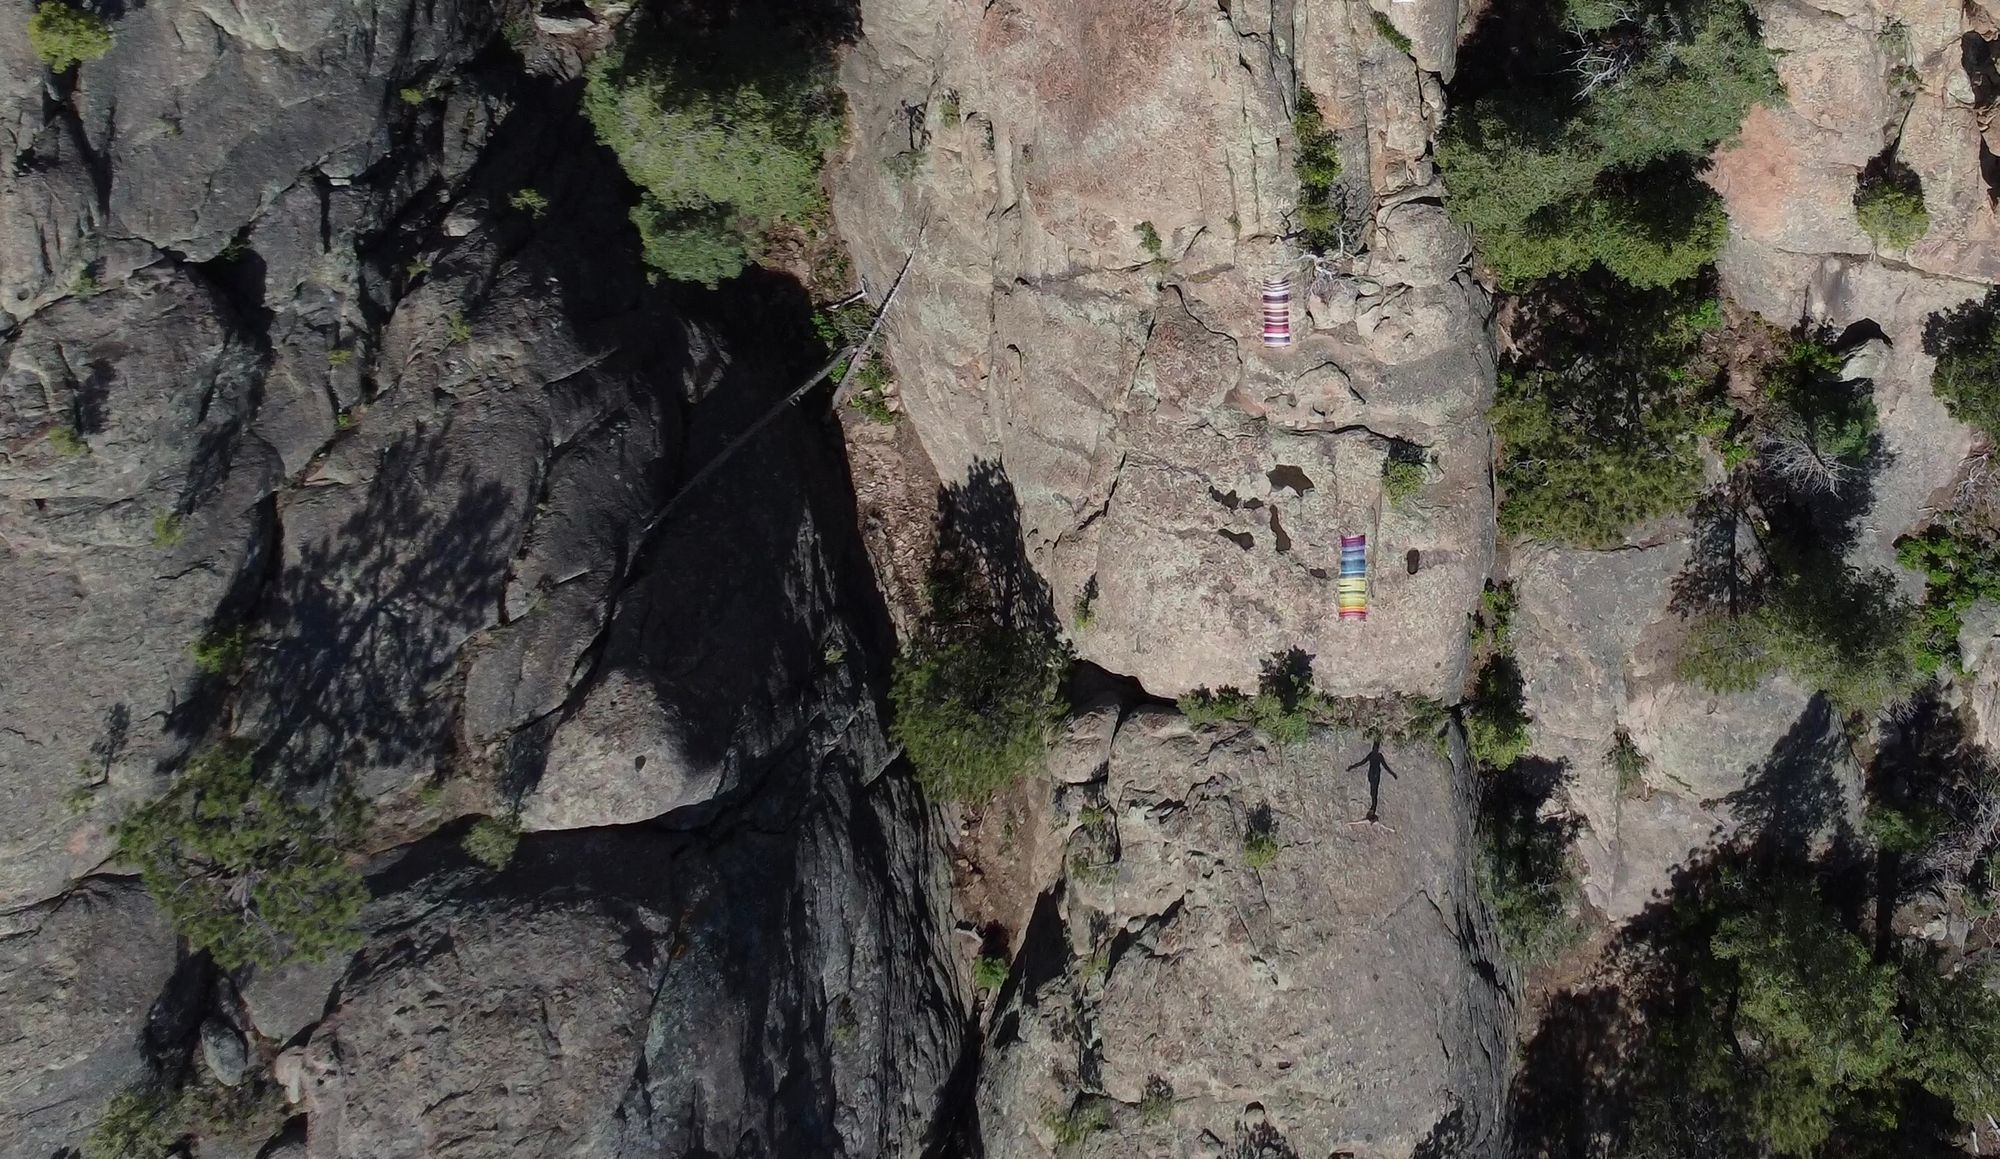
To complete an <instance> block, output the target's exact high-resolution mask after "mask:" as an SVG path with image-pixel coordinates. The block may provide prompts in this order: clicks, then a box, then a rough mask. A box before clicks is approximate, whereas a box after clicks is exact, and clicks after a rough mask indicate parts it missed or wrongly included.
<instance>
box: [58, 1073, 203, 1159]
mask: <svg viewBox="0 0 2000 1159" xmlns="http://www.w3.org/2000/svg"><path fill="white" fill-rule="evenodd" d="M185 1134H186V1132H185V1131H184V1130H183V1129H182V1128H181V1125H180V1115H179V1113H178V1108H176V1106H175V1105H174V1098H173V1096H172V1095H171V1094H169V1093H168V1092H166V1091H164V1090H160V1089H158V1088H155V1087H141V1088H133V1089H130V1090H124V1091H120V1092H118V1093H117V1094H116V1095H113V1096H112V1097H111V1102H110V1103H109V1104H108V1105H107V1106H106V1107H105V1109H104V1114H103V1115H102V1116H100V1117H99V1118H98V1120H97V1125H96V1126H94V1127H92V1128H91V1130H90V1134H89V1135H88V1136H86V1137H85V1138H84V1141H83V1155H84V1159H166V1156H167V1154H168V1153H169V1152H170V1151H172V1150H173V1149H174V1147H175V1146H176V1145H177V1144H179V1143H180V1141H181V1138H182V1137H183V1135H185Z"/></svg>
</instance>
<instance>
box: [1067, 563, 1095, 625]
mask: <svg viewBox="0 0 2000 1159" xmlns="http://www.w3.org/2000/svg"><path fill="white" fill-rule="evenodd" d="M1097 594H1098V593H1097V577H1096V576H1095V575H1092V576H1091V577H1090V578H1089V579H1087V580H1085V581H1084V583H1083V590H1082V591H1080V592H1078V593H1076V602H1075V603H1074V604H1073V605H1071V607H1070V612H1071V615H1072V616H1073V618H1074V622H1075V624H1076V630H1077V631H1079V632H1082V631H1085V630H1087V629H1089V627H1090V626H1091V625H1092V624H1094V623H1096V622H1097Z"/></svg>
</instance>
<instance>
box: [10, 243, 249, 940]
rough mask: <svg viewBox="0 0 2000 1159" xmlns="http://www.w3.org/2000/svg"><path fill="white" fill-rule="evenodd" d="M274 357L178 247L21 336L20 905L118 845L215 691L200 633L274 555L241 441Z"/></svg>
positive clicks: (16, 711)
mask: <svg viewBox="0 0 2000 1159" xmlns="http://www.w3.org/2000/svg"><path fill="white" fill-rule="evenodd" d="M254 385H255V355H254V352H253V350H252V349H251V346H250V343H249V339H248V338H247V336H246V335H245V333H244V332H243V330H242V328H241V326H240V324H239V323H238V322H237V320H236V318H235V316H234V314H233V312H232V311H231V309H230V307H229V305H228V303H227V302H225V301H224V300H223V299H222V298H221V297H220V296H219V295H218V294H217V293H216V292H215V290H214V288H213V287H212V286H211V285H209V284H208V283H207V282H206V281H205V279H203V278H202V277H201V276H200V275H199V274H198V273H195V272H193V271H190V270H188V269H186V268H184V267H181V266H177V265H175V264H173V263H171V262H166V261H162V262H159V263H157V264H155V265H153V266H150V267H147V268H146V269H144V270H141V271H139V272H138V273H136V274H135V275H133V276H132V277H131V278H130V279H129V280H127V281H126V282H125V283H124V284H122V285H120V286H118V287H116V288H114V289H112V290H109V291H107V292H105V293H103V294H100V295H98V296H96V297H94V298H90V299H87V300H85V299H74V298H73V299H67V300H65V301H62V302H59V303H56V304H55V305H52V306H49V307H48V308H46V309H44V310H42V311H41V312H39V313H37V314H36V315H35V316H34V317H32V318H29V319H28V320H26V321H25V322H23V323H22V324H21V326H20V327H19V329H18V330H16V331H15V332H14V334H13V336H12V339H11V341H7V342H6V343H5V344H4V345H0V439H4V440H5V443H6V445H7V446H9V447H10V448H12V453H11V454H9V455H8V456H6V457H5V458H4V459H0V499H3V500H4V505H0V545H4V546H0V590H5V591H7V592H8V593H9V594H10V596H11V598H12V599H13V601H14V607H15V608H16V610H17V614H16V615H14V616H12V617H10V618H9V620H8V626H7V629H6V631H5V633H4V634H0V653H4V654H5V656H6V663H5V664H0V696H4V697H5V699H6V703H7V704H8V705H9V706H10V708H9V712H8V727H7V728H5V729H0V802H4V806H5V807H4V808H3V809H0V907H6V906H9V905H20V904H23V903H27V902H32V901H35V900H38V899H41V898H45V897H49V896H52V895H53V894H55V893H56V892H57V891H59V890H60V889H61V888H62V887H63V886H64V884H65V883H66V882H67V881H69V880H70V879H72V878H74V877H77V876H79V875H81V874H83V873H86V872H88V871H89V870H91V869H92V868H94V867H95V866H96V865H97V864H98V863H99V862H100V861H102V860H103V859H104V857H105V856H107V854H108V853H109V847H110V841H109V835H108V824H109V822H110V820H111V819H113V818H114V817H115V816H116V815H117V812H118V810H119V808H120V807H121V806H122V805H124V804H127V803H129V802H132V801H135V800H141V799H144V798H146V797H149V796H151V795H152V794H153V793H155V792H157V791H158V789H159V787H160V786H159V777H158V773H157V770H158V768H159V767H160V766H161V765H162V764H165V763H167V762H170V761H172V760H173V759H175V758H176V757H177V756H178V755H179V754H180V753H181V752H182V751H184V750H185V748H186V746H187V744H188V739H187V737H186V735H185V723H184V720H183V718H182V716H181V714H182V712H183V710H184V709H185V708H186V707H187V706H188V705H189V704H190V702H191V700H193V699H194V698H196V697H197V696H198V695H199V694H200V693H201V689H202V684H203V681H202V679H201V674H200V673H199V672H197V670H196V667H195V662H194V659H193V657H192V656H191V655H190V651H189V650H190V648H191V647H192V646H193V645H194V644H195V643H196V642H197V641H199V640H200V639H201V638H202V636H203V634H204V633H205V632H206V631H207V630H208V628H209V626H210V620H211V617H212V616H213V614H214V612H215V609H216V607H217V606H218V604H220V603H221V602H222V601H223V599H224V598H225V596H227V595H228V594H229V593H230V592H231V591H232V590H233V589H234V588H235V587H236V586H237V585H238V584H239V582H240V581H241V580H242V579H243V578H244V576H245V575H246V573H249V572H253V571H254V570H255V568H256V567H257V566H258V564H259V555H260V551H261V540H262V539H263V537H264V536H265V535H266V533H267V527H268V523H269V511H268V509H267V507H266V506H265V504H264V501H265V499H266V497H267V495H268V492H269V488H270V485H271V483H272V482H273V481H274V477H275V471H274V469H273V468H274V466H275V465H274V464H273V463H272V462H271V459H270V456H269V453H268V451H267V450H265V448H264V447H263V446H262V444H259V443H256V442H254V441H251V440H246V439H244V438H242V437H241V430H242V427H243V424H244V422H245V421H246V420H247V418H248V414H249V408H250V404H251V394H252V391H253V389H254Z"/></svg>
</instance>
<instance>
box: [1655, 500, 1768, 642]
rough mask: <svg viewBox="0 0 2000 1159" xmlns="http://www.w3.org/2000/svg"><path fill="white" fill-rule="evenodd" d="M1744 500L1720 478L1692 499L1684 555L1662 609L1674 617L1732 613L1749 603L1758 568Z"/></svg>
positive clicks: (1760, 573) (1758, 584) (1757, 585)
mask: <svg viewBox="0 0 2000 1159" xmlns="http://www.w3.org/2000/svg"><path fill="white" fill-rule="evenodd" d="M1746 501H1747V499H1746V496H1745V495H1744V494H1743V491H1742V489H1741V488H1740V487H1738V486H1736V485H1735V484H1734V483H1726V484H1724V485H1723V486H1721V487H1718V488H1716V489H1715V490H1713V491H1710V492H1709V493H1708V494H1706V495H1704V496H1702V497H1701V498H1700V499H1698V500H1696V501H1695V505H1694V508H1693V510H1692V511H1690V512H1689V517H1690V518H1691V520H1692V522H1693V524H1694V527H1693V532H1692V534H1691V535H1690V536H1689V543H1688V548H1689V550H1688V560H1687V563H1686V565H1685V566H1683V567H1682V569H1681V571H1680V572H1679V574H1677V575H1675V576H1674V578H1673V580H1672V581H1671V582H1670V583H1669V585H1668V591H1669V595H1668V601H1667V608H1668V610H1669V611H1672V612H1674V613H1675V614H1677V615H1680V616H1693V615H1699V614H1701V613H1703V612H1723V613H1727V614H1729V615H1737V614H1739V613H1741V612H1743V611H1744V610H1746V609H1747V608H1748V607H1749V606H1750V605H1752V604H1754V603H1755V602H1756V600H1757V597H1758V595H1759V594H1760V592H1761V589H1762V583H1763V577H1764V568H1763V561H1762V556H1761V554H1760V553H1759V552H1758V550H1757V547H1756V544H1755V542H1754V538H1753V536H1752V534H1751V523H1750V518H1749V515H1750V513H1749V511H1748V510H1747V509H1746V507H1745V503H1746Z"/></svg>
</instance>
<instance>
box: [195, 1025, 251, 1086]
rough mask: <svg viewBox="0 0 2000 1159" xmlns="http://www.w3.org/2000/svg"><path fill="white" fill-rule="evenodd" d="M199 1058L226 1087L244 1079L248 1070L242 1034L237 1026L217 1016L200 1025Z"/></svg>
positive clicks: (248, 1065) (247, 1057)
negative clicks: (238, 1031)
mask: <svg viewBox="0 0 2000 1159" xmlns="http://www.w3.org/2000/svg"><path fill="white" fill-rule="evenodd" d="M201 1060H202V1062H203V1063H205V1064H207V1066H208V1073H209V1074H211V1075H214V1076H215V1081H216V1082H219V1083H221V1084H222V1085H223V1086H225V1087H233V1086H235V1085H237V1084H238V1083H241V1082H242V1081H243V1076H244V1074H245V1073H246V1072H247V1071H248V1070H249V1069H250V1053H249V1051H248V1050H247V1049H246V1048H245V1046H244V1043H243V1036H242V1035H241V1034H239V1033H237V1031H236V1028H235V1027H233V1026H231V1025H229V1024H228V1023H226V1022H223V1021H222V1020H221V1019H218V1018H210V1019H208V1020H207V1021H205V1022H203V1023H202V1024H201Z"/></svg>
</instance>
